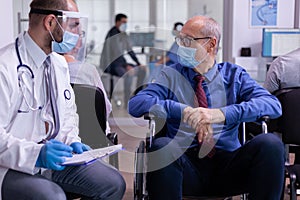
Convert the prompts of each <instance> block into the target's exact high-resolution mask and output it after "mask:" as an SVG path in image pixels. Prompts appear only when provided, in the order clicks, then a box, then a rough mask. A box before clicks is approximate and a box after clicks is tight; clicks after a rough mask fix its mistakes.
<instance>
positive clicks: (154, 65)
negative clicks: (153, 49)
mask: <svg viewBox="0 0 300 200" xmlns="http://www.w3.org/2000/svg"><path fill="white" fill-rule="evenodd" d="M182 27H183V23H181V22H176V23H174V26H173V30H172V35H173V36H174V37H176V36H177V35H178V34H179V33H180V31H181V29H182ZM177 49H178V45H177V43H176V42H175V41H174V42H173V44H172V46H171V48H170V49H169V51H168V52H167V53H166V55H162V56H161V58H160V59H159V60H155V61H154V62H151V63H150V64H149V68H150V75H149V78H148V82H152V81H155V79H156V78H157V77H158V75H159V73H160V71H161V69H162V68H163V67H164V66H165V65H166V66H169V65H172V64H174V63H177V62H178V58H177Z"/></svg>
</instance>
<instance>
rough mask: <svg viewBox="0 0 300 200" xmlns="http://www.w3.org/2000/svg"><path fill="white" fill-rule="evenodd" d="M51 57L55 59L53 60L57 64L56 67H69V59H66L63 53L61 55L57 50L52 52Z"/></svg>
mask: <svg viewBox="0 0 300 200" xmlns="http://www.w3.org/2000/svg"><path fill="white" fill-rule="evenodd" d="M50 57H51V60H52V59H53V61H55V64H56V65H57V66H55V67H61V68H64V69H69V67H68V63H67V61H66V59H65V57H64V56H63V55H60V54H58V53H56V52H52V53H51V54H50Z"/></svg>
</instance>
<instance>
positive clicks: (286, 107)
mask: <svg viewBox="0 0 300 200" xmlns="http://www.w3.org/2000/svg"><path fill="white" fill-rule="evenodd" d="M275 96H277V98H278V100H279V101H280V103H281V106H282V116H281V117H280V118H278V119H277V120H272V121H271V123H270V126H269V127H270V129H271V130H272V131H276V132H279V133H281V134H282V141H283V143H284V144H285V145H286V149H287V151H286V160H287V162H286V175H287V176H288V177H289V179H290V199H291V200H296V199H297V193H296V191H297V187H296V184H300V164H291V163H289V153H294V152H295V151H296V150H297V149H298V151H299V149H300V103H299V100H300V87H297V88H286V89H281V90H279V91H277V92H276V93H275ZM297 156H300V154H299V155H297Z"/></svg>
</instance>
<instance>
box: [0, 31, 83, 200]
mask: <svg viewBox="0 0 300 200" xmlns="http://www.w3.org/2000/svg"><path fill="white" fill-rule="evenodd" d="M25 46H26V45H25V42H24V34H23V33H22V34H20V35H19V50H20V55H21V57H22V61H23V63H24V64H27V65H28V66H30V68H31V69H32V70H33V73H34V75H35V79H34V80H35V93H36V97H37V99H38V101H43V91H44V88H43V87H42V85H41V84H42V81H41V80H42V78H41V77H40V76H42V74H41V73H42V70H43V66H40V67H39V68H38V67H37V66H36V64H35V61H34V60H33V59H32V57H31V56H30V55H29V54H28V52H27V50H26V47H25ZM50 58H51V62H52V64H53V66H54V72H53V73H52V77H54V76H56V81H55V84H56V87H55V89H56V91H55V95H56V99H57V107H58V112H59V119H60V120H59V121H60V131H59V133H58V135H57V137H56V138H55V139H57V140H59V141H62V142H64V143H66V144H68V145H69V144H71V143H72V142H80V138H79V136H78V115H77V113H76V105H75V96H74V92H73V90H72V88H71V86H70V79H69V72H68V65H67V63H66V61H65V59H64V58H63V57H62V56H60V55H58V54H56V53H51V54H50ZM18 65H19V61H18V58H17V54H16V51H15V44H14V43H13V44H10V45H8V46H6V47H4V48H2V49H0V188H2V182H3V178H4V176H5V174H6V172H7V170H8V169H14V170H17V171H21V172H24V173H28V174H35V173H36V172H38V170H39V169H38V168H36V167H35V163H36V160H37V158H38V155H39V152H40V149H41V147H42V145H41V144H37V142H39V141H40V140H41V139H43V138H45V136H46V131H45V122H44V121H43V120H41V112H42V111H41V110H39V111H29V112H28V113H18V109H20V107H23V106H26V104H24V101H23V102H21V101H22V99H23V97H22V93H21V90H20V88H19V85H18V77H17V66H18ZM54 74H55V75H54ZM29 90H30V91H31V90H32V89H31V88H30V87H29ZM66 90H68V91H70V93H69V94H71V98H70V99H69V100H68V99H67V98H65V91H66ZM29 96H30V95H29ZM30 97H32V96H30ZM39 98H41V99H39ZM20 104H21V105H20ZM0 200H1V195H0Z"/></svg>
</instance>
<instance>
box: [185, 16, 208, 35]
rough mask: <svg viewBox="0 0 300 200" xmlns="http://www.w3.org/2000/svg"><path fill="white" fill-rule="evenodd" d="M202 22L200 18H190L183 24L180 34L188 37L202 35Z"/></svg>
mask: <svg viewBox="0 0 300 200" xmlns="http://www.w3.org/2000/svg"><path fill="white" fill-rule="evenodd" d="M203 26H204V24H203V22H202V21H201V20H197V21H194V20H191V21H188V22H186V23H185V24H184V26H183V27H182V30H181V33H180V35H182V36H190V37H203V35H202V34H201V32H202V31H201V29H203Z"/></svg>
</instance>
